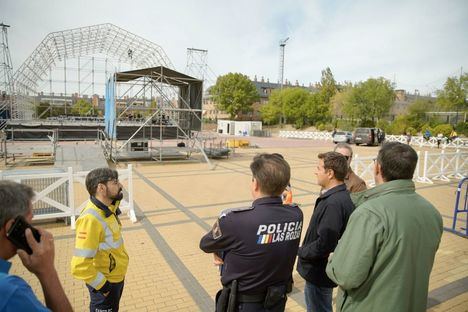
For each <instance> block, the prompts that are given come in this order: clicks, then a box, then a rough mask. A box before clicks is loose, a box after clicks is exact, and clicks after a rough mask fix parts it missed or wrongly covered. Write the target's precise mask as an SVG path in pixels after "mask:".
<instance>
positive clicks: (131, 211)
mask: <svg viewBox="0 0 468 312" xmlns="http://www.w3.org/2000/svg"><path fill="white" fill-rule="evenodd" d="M127 170H128V183H127V185H128V186H127V187H128V190H127V191H128V208H129V211H128V215H129V217H130V220H132V222H137V218H136V215H135V206H134V203H133V166H132V165H131V164H129V165H128V167H127Z"/></svg>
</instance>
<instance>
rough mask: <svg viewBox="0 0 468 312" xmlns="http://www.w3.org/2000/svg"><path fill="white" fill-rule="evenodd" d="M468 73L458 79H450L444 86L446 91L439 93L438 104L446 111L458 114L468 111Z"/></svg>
mask: <svg viewBox="0 0 468 312" xmlns="http://www.w3.org/2000/svg"><path fill="white" fill-rule="evenodd" d="M467 98H468V73H465V74H463V75H460V77H459V78H457V77H448V78H447V81H446V82H445V84H444V89H443V90H439V91H438V92H437V104H439V105H440V106H441V107H443V108H445V109H450V110H455V111H456V112H457V120H456V123H457V122H458V112H459V111H464V110H467V109H468V103H467V101H466V99H467Z"/></svg>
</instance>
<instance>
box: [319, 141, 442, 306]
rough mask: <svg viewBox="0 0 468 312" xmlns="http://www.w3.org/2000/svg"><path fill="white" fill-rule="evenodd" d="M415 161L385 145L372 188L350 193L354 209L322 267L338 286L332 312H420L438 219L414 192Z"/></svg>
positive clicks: (404, 149) (402, 147)
mask: <svg viewBox="0 0 468 312" xmlns="http://www.w3.org/2000/svg"><path fill="white" fill-rule="evenodd" d="M417 161H418V156H417V154H416V152H415V151H414V150H413V149H412V148H411V147H410V146H409V145H406V144H401V143H396V142H392V143H387V144H385V145H384V146H383V147H382V149H381V150H380V151H379V154H378V156H377V161H376V163H375V169H374V176H375V182H376V184H377V186H376V187H374V188H372V189H369V190H367V191H364V192H360V193H355V194H353V195H352V199H353V202H354V204H355V205H356V209H355V211H354V212H353V214H352V215H351V217H350V219H349V222H348V225H347V227H346V231H345V232H344V234H343V236H342V238H341V240H340V241H339V243H338V246H337V247H336V249H335V252H334V254H333V255H332V256H331V257H330V260H329V262H328V265H327V269H326V272H327V275H328V276H329V277H330V279H331V280H333V281H334V282H335V283H336V284H338V286H339V287H340V290H339V292H338V295H337V300H336V302H337V303H336V308H337V309H336V310H337V311H344V312H347V311H359V312H366V311H379V312H385V311H392V312H393V311H399V312H401V311H408V312H409V311H411V312H418V311H426V304H427V292H428V286H429V275H430V273H431V270H432V265H433V263H434V256H435V253H436V251H437V249H438V247H439V243H440V238H441V236H442V218H441V216H440V214H439V212H438V211H437V210H436V209H435V208H434V206H433V205H432V204H431V203H429V202H428V201H427V200H425V199H424V198H423V197H421V196H420V195H418V194H417V193H416V192H415V186H414V183H413V181H412V180H411V179H412V178H413V173H414V169H415V168H416V164H417Z"/></svg>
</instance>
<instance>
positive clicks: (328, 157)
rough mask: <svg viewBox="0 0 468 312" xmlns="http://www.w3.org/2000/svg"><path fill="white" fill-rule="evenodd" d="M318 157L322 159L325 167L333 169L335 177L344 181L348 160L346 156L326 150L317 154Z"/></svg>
mask: <svg viewBox="0 0 468 312" xmlns="http://www.w3.org/2000/svg"><path fill="white" fill-rule="evenodd" d="M318 158H319V159H322V160H323V166H324V168H325V169H331V170H333V173H334V174H335V179H337V180H338V181H344V178H345V177H346V175H347V174H348V162H347V161H346V157H344V156H343V155H341V154H340V153H338V152H327V153H321V154H318Z"/></svg>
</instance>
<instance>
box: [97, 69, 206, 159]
mask: <svg viewBox="0 0 468 312" xmlns="http://www.w3.org/2000/svg"><path fill="white" fill-rule="evenodd" d="M117 88H120V90H121V91H123V92H122V94H121V95H120V96H117V95H116V94H115V90H116V89H117ZM202 94H203V81H202V80H199V79H196V78H193V77H190V76H188V75H185V74H183V73H180V72H177V71H175V70H173V69H170V68H167V67H164V66H157V67H151V68H144V69H138V70H132V71H126V72H119V73H115V74H113V75H112V77H111V78H109V80H108V81H107V85H106V109H105V112H106V116H105V131H104V132H102V133H101V134H102V137H101V140H100V141H101V145H102V146H103V149H104V151H105V155H106V156H107V157H108V159H111V160H112V161H119V160H125V159H152V160H158V161H162V160H167V159H181V158H182V159H184V158H185V159H188V158H189V157H190V156H191V154H192V153H193V152H200V153H201V154H202V155H203V157H204V159H205V161H206V162H207V163H208V164H209V165H210V166H211V162H210V160H209V158H208V156H207V154H206V153H205V149H204V148H203V142H202V137H201V136H200V137H199V133H200V132H201V124H202V119H201V115H202ZM137 99H139V100H143V101H146V100H147V99H148V100H149V101H151V103H150V105H149V106H147V105H145V107H146V110H147V114H146V119H145V121H144V122H143V123H142V124H141V126H140V127H139V128H138V129H137V130H136V131H135V132H134V133H133V134H132V135H131V136H130V137H129V138H128V139H127V140H126V141H124V142H122V141H120V142H119V141H118V140H116V137H117V125H118V124H119V123H120V121H121V119H124V120H127V119H126V118H125V117H124V116H125V114H126V113H127V112H129V111H131V110H134V109H138V110H140V109H141V108H136V107H135V105H134V104H135V103H134V102H135V101H136V100H137ZM152 99H155V100H152ZM119 103H120V104H119ZM147 125H150V126H151V127H150V131H149V133H146V134H145V133H144V132H143V131H142V130H143V129H144V128H145V126H147ZM165 139H173V141H172V143H170V144H172V146H168V145H167V144H165V142H164V141H165ZM154 141H156V142H158V143H159V144H157V145H156V146H153V143H154Z"/></svg>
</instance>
